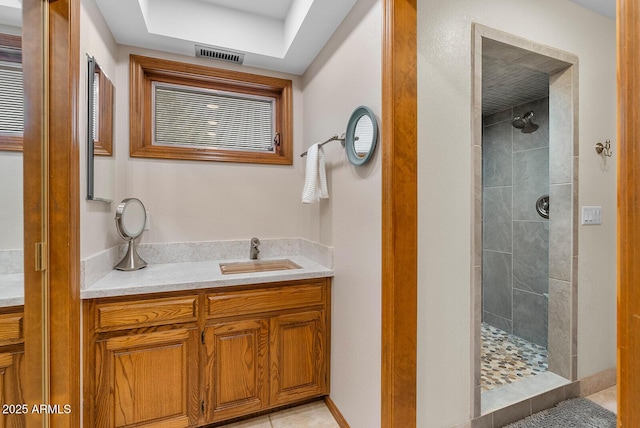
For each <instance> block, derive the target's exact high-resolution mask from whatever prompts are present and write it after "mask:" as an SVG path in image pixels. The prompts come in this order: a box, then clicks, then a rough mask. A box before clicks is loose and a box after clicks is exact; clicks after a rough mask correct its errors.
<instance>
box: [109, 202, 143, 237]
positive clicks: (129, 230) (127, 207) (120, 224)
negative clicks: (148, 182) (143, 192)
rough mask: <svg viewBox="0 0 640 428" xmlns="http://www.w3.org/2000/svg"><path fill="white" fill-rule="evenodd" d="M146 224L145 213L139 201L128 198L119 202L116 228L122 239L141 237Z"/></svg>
mask: <svg viewBox="0 0 640 428" xmlns="http://www.w3.org/2000/svg"><path fill="white" fill-rule="evenodd" d="M146 222H147V211H146V210H145V208H144V205H142V202H140V199H136V198H128V199H125V200H123V201H122V202H120V204H119V205H118V209H117V210H116V226H117V228H118V233H120V236H122V237H123V238H124V239H135V238H137V237H138V236H140V235H142V232H143V231H144V226H145V224H146Z"/></svg>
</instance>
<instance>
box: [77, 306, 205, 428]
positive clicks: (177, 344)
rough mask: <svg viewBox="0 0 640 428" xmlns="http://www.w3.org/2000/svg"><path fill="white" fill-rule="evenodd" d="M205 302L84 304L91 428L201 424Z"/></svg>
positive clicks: (86, 383)
mask: <svg viewBox="0 0 640 428" xmlns="http://www.w3.org/2000/svg"><path fill="white" fill-rule="evenodd" d="M198 301H199V299H198V296H196V295H188V296H180V297H168V298H159V299H158V298H146V299H138V300H136V299H135V298H129V299H128V300H122V299H120V298H119V299H115V300H111V299H101V300H92V301H86V302H85V313H84V316H85V330H86V331H85V412H87V413H86V414H85V415H86V416H87V417H88V418H89V419H88V420H87V421H86V422H85V426H91V427H133V426H135V427H158V428H160V427H171V428H177V427H189V426H196V425H197V424H198V422H199V420H200V417H201V414H200V398H199V396H200V393H199V379H198V354H199V351H200V330H199V328H198V325H197V320H198Z"/></svg>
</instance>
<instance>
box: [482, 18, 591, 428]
mask: <svg viewBox="0 0 640 428" xmlns="http://www.w3.org/2000/svg"><path fill="white" fill-rule="evenodd" d="M577 63H578V58H577V56H575V55H573V54H571V53H568V52H565V51H561V50H558V49H555V48H553V47H549V46H545V45H539V44H537V43H535V42H532V41H530V40H526V39H522V38H519V37H517V36H514V35H511V34H508V33H504V32H501V31H498V30H495V29H492V28H490V27H486V26H483V25H481V24H474V38H473V63H472V64H473V72H474V79H473V100H472V101H473V106H474V109H473V110H474V111H473V117H472V125H473V135H472V140H473V159H474V179H473V194H474V207H473V213H474V221H473V228H472V250H473V254H474V264H473V273H474V274H473V276H472V280H471V287H472V304H473V311H472V314H473V321H472V326H473V336H472V342H471V346H472V349H473V355H474V358H473V361H472V371H473V374H474V385H473V415H474V417H477V418H479V419H480V418H484V419H483V420H486V418H491V417H493V413H495V412H497V411H507V410H508V409H512V407H513V408H515V407H517V406H520V407H522V408H524V407H523V406H526V405H527V404H528V405H531V400H533V399H534V398H536V397H541V396H542V395H541V394H544V393H547V392H548V391H551V390H552V389H553V388H557V387H563V386H564V385H567V384H569V383H571V382H572V381H575V380H577V350H578V347H577V340H576V336H577V334H576V332H577V311H576V305H577V295H578V275H577V272H578V271H577V263H578V251H577V250H578V246H577V226H576V225H577V224H578V222H577V212H578V209H577V204H578V197H577V195H578V193H577V190H578V156H579V154H578V133H577V126H578V114H577V106H578V91H577V88H578V67H577ZM532 100H534V101H532ZM529 112H533V117H532V118H531V121H532V122H534V123H535V124H536V125H537V126H538V128H537V129H536V130H535V132H529V133H527V132H526V131H531V130H532V129H531V128H533V127H532V126H530V125H527V118H528V117H529ZM518 116H519V118H518V120H514V119H516V118H517V117H518ZM512 121H514V123H513V126H512ZM516 125H517V126H519V128H523V129H524V131H525V133H522V132H521V131H520V129H515V126H516ZM528 126H529V128H527V127H528ZM500 135H502V136H503V137H504V138H501V137H500ZM501 142H502V143H503V144H501ZM492 152H493V155H495V156H492ZM487 155H489V156H487ZM545 179H546V183H545ZM526 184H531V185H532V186H531V187H529V186H526ZM545 190H546V191H545ZM541 192H544V193H541ZM542 195H548V197H549V199H548V201H550V202H551V207H550V216H549V219H548V220H546V219H543V218H542V217H538V214H537V210H536V206H535V204H536V201H537V198H539V197H540V196H542ZM485 199H486V201H485ZM523 201H528V202H523ZM527 204H529V206H526V205H527ZM531 204H533V205H531ZM523 206H524V207H525V209H524V210H523V209H522V207H523ZM485 220H486V222H485ZM498 220H502V222H501V221H498ZM520 238H524V239H520ZM545 250H546V251H545ZM492 259H493V260H494V261H495V260H497V261H498V263H496V264H493V263H491V261H492ZM545 261H546V264H545ZM545 275H546V276H545ZM485 288H486V290H485ZM494 325H495V327H494ZM525 337H526V338H525ZM536 342H538V343H540V345H539V344H536ZM522 345H525V346H522ZM545 353H546V355H545ZM545 357H546V362H545ZM532 374H537V375H536V376H531V375H532Z"/></svg>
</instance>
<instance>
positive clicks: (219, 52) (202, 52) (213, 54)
mask: <svg viewBox="0 0 640 428" xmlns="http://www.w3.org/2000/svg"><path fill="white" fill-rule="evenodd" d="M196 57H202V58H211V59H217V60H220V61H227V62H232V63H234V64H240V65H242V63H243V62H244V53H242V52H234V51H228V50H225V49H220V48H212V47H209V46H200V45H196Z"/></svg>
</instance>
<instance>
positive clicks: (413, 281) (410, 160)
mask: <svg viewBox="0 0 640 428" xmlns="http://www.w3.org/2000/svg"><path fill="white" fill-rule="evenodd" d="M383 5H384V12H383V13H384V17H383V53H382V64H383V65H382V123H383V126H382V142H383V144H382V224H383V225H384V227H383V229H382V398H381V399H382V417H381V419H382V420H381V426H382V427H383V428H392V427H403V428H411V427H415V426H416V360H417V348H416V341H417V306H416V305H417V303H416V302H417V248H418V246H417V185H416V179H417V36H416V33H417V16H416V0H395V1H394V0H384V2H383Z"/></svg>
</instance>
